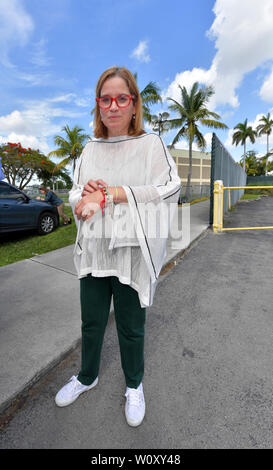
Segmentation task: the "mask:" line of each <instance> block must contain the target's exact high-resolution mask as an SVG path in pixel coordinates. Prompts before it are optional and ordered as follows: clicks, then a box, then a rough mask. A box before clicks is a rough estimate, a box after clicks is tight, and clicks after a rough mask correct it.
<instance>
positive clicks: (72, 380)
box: [68, 375, 78, 389]
mask: <svg viewBox="0 0 273 470" xmlns="http://www.w3.org/2000/svg"><path fill="white" fill-rule="evenodd" d="M77 381H78V379H77V377H76V376H75V375H72V377H71V378H70V379H69V381H68V383H69V382H72V386H73V388H74V389H75V388H76V386H77Z"/></svg>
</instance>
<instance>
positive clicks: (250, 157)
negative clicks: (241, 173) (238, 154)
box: [240, 150, 265, 176]
mask: <svg viewBox="0 0 273 470" xmlns="http://www.w3.org/2000/svg"><path fill="white" fill-rule="evenodd" d="M240 165H241V166H242V167H243V165H244V155H243V156H242V158H241V160H240ZM245 171H246V174H247V175H248V176H260V175H264V174H265V160H264V159H262V158H257V156H256V152H255V150H249V151H248V152H246V154H245Z"/></svg>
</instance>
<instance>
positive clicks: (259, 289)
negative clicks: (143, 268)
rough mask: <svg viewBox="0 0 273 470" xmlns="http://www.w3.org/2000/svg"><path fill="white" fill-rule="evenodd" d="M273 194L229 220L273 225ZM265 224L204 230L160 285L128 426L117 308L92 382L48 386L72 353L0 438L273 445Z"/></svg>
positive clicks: (86, 443) (70, 364) (53, 442)
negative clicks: (136, 415) (74, 389)
mask: <svg viewBox="0 0 273 470" xmlns="http://www.w3.org/2000/svg"><path fill="white" fill-rule="evenodd" d="M272 219H273V198H261V199H260V200H258V201H251V202H241V203H239V204H238V206H237V208H236V210H235V211H233V212H231V213H230V215H229V216H228V217H226V218H225V226H227V225H229V226H247V225H251V226H253V225H263V226H264V225H273V223H272V222H273V220H272ZM272 248H273V232H272V230H265V231H252V232H250V231H241V232H238V231H235V232H223V233H221V234H214V233H212V231H210V230H208V231H207V232H206V233H205V235H204V236H203V237H201V238H200V239H199V240H198V242H197V243H196V244H194V245H193V246H192V248H191V249H190V250H189V251H188V252H187V253H186V254H185V255H184V257H183V258H181V260H180V261H179V262H178V264H177V265H176V266H175V267H174V268H173V269H172V270H171V271H169V272H168V273H167V274H166V275H165V276H164V277H163V278H162V280H161V282H160V283H159V285H158V288H157V293H156V296H155V301H154V304H153V306H152V307H151V308H150V309H148V311H147V323H146V343H145V350H146V352H145V357H146V369H145V377H144V381H143V386H144V393H145V399H146V409H147V411H146V416H145V419H144V421H143V423H142V425H141V426H139V427H138V428H130V427H129V426H128V425H127V424H126V421H125V417H124V403H125V398H124V396H123V395H124V392H125V383H124V378H123V374H122V371H121V366H120V356H119V349H118V340H117V334H116V329H115V323H114V319H113V317H112V318H111V319H110V321H109V324H108V328H107V330H106V335H105V341H104V346H103V352H102V361H101V371H100V381H99V384H98V386H97V387H96V388H95V389H93V390H91V391H89V392H87V393H85V394H83V395H81V396H80V398H79V399H78V400H77V401H76V402H74V403H73V404H72V405H70V406H69V407H66V408H58V407H57V406H56V405H55V403H54V396H55V394H56V392H57V391H58V390H59V388H60V387H61V386H62V385H63V384H64V383H65V382H66V381H67V380H68V379H69V378H70V377H71V376H72V375H73V374H76V373H77V371H78V369H79V365H80V348H79V347H78V348H76V350H75V351H74V352H73V353H71V354H70V355H69V356H68V357H67V358H66V359H65V360H63V361H62V362H61V363H60V364H58V365H57V366H56V367H55V368H54V369H53V370H52V371H51V372H50V373H49V374H48V375H46V376H45V377H44V378H43V379H42V380H40V381H39V382H38V383H37V384H36V385H35V387H33V388H32V389H30V390H29V392H28V394H27V395H26V396H25V399H22V400H21V401H20V402H18V404H17V406H18V409H17V410H16V411H15V412H14V414H13V416H12V419H10V420H9V417H8V416H7V415H6V420H7V423H6V424H5V425H3V428H2V436H1V444H0V448H2V449H5V448H6V449H8V448H11V449H15V448H28V449H37V448H42V449H53V448H54V449H69V448H70V449H71V448H72V449H215V448H222V449H223V448H224V449H237V448H272V447H273V432H272V430H273V394H272V390H273V370H272V369H273V368H272V358H273V333H272V332H273V313H272V300H273V289H272V269H273V249H272Z"/></svg>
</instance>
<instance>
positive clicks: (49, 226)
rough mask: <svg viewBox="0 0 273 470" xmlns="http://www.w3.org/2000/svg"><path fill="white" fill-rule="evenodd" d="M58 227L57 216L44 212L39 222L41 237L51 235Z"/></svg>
mask: <svg viewBox="0 0 273 470" xmlns="http://www.w3.org/2000/svg"><path fill="white" fill-rule="evenodd" d="M56 225H57V219H56V216H55V215H53V214H51V213H50V212H44V213H43V214H42V215H40V217H39V221H38V233H39V235H47V234H48V233H51V232H52V231H53V230H54V228H55V227H56Z"/></svg>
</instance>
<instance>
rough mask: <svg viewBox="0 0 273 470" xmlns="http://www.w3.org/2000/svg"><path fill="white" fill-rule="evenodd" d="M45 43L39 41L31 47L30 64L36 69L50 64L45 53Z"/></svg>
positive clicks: (45, 41) (44, 41) (43, 40)
mask: <svg viewBox="0 0 273 470" xmlns="http://www.w3.org/2000/svg"><path fill="white" fill-rule="evenodd" d="M46 43H47V40H45V39H40V41H38V42H36V43H35V44H34V45H33V52H32V56H31V62H32V64H34V65H36V66H38V67H46V66H48V65H50V64H51V59H50V58H49V57H48V56H47V53H46Z"/></svg>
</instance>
